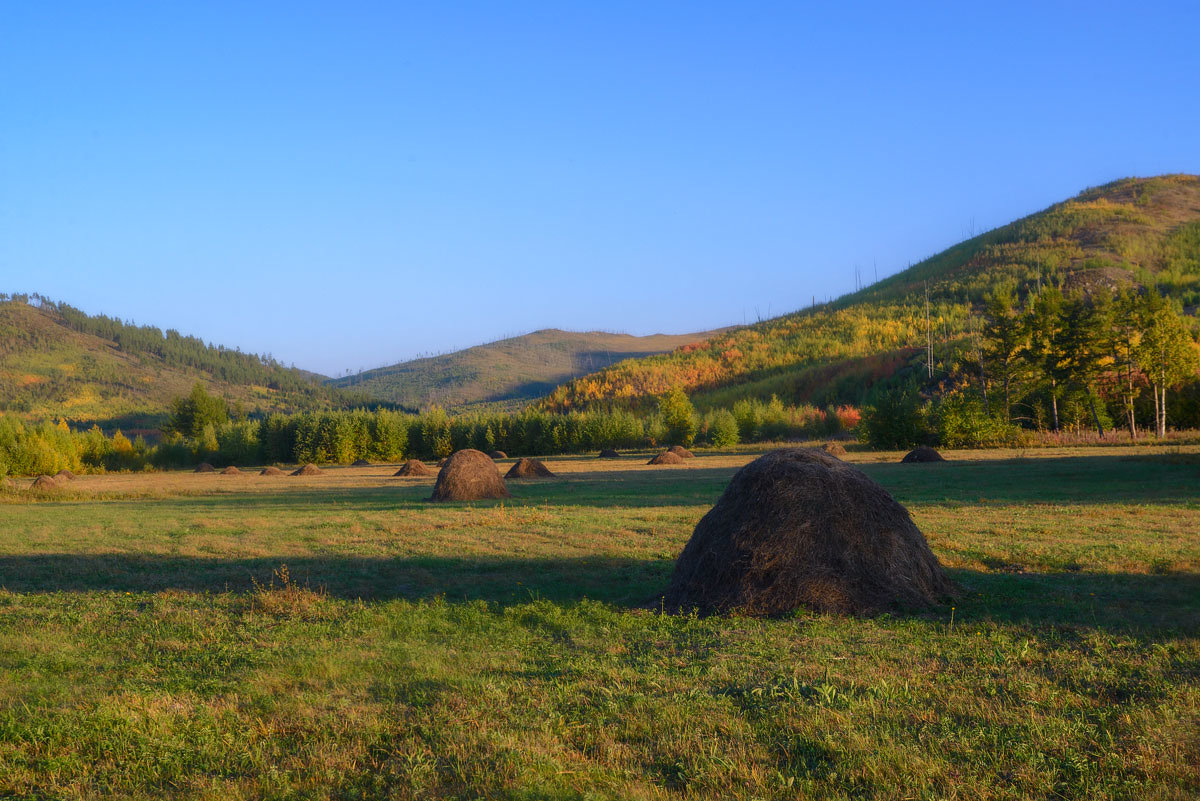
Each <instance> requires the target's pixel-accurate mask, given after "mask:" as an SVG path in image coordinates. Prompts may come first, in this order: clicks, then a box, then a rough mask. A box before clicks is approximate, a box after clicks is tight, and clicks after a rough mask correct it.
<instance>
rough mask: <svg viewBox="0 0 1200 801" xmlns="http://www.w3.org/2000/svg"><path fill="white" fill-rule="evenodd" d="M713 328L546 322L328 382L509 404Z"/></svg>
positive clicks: (430, 399) (423, 401) (462, 402)
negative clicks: (657, 329)
mask: <svg viewBox="0 0 1200 801" xmlns="http://www.w3.org/2000/svg"><path fill="white" fill-rule="evenodd" d="M716 333H718V332H716V331H706V332H702V333H696V334H679V335H668V334H654V335H652V336H644V337H635V336H630V335H629V334H608V333H603V332H598V331H588V332H576V331H560V330H558V329H554V328H551V329H546V330H542V331H534V332H533V333H531V334H525V335H523V336H518V337H511V338H508V339H502V340H498V341H496V342H490V343H488V344H486V345H477V346H475V347H473V348H466V349H465V350H460V351H455V352H454V353H448V354H445V355H442V356H432V357H429V358H424V359H413V360H412V361H407V362H401V363H400V364H394V365H392V366H390V367H380V368H378V369H375V370H368V371H366V372H363V373H360V374H358V375H353V376H348V377H346V378H339V379H333V380H331V381H330V383H331V384H334V385H335V386H339V387H346V388H353V389H354V390H356V391H360V392H362V393H364V394H366V395H369V396H370V397H373V398H378V399H380V400H386V401H391V402H393V403H400V404H404V405H406V406H428V405H429V404H432V403H437V404H440V405H442V406H445V407H447V408H452V409H463V408H466V407H470V406H472V405H494V406H499V407H514V406H518V405H521V404H524V403H526V402H528V401H530V400H534V399H536V398H540V397H542V396H543V395H545V394H546V393H548V392H550V391H551V390H553V389H554V388H555V387H557V386H558V385H559V384H562V383H563V382H564V381H569V380H570V379H572V378H574V377H576V376H580V375H583V374H585V373H588V372H592V371H594V370H599V369H602V368H604V367H607V366H609V365H612V364H615V363H616V362H619V361H621V360H623V359H628V358H632V357H637V356H646V355H648V354H654V353H665V352H667V351H670V350H672V349H674V348H678V347H680V346H683V345H687V344H688V343H693V342H699V341H703V340H705V339H707V338H709V337H711V336H713V335H714V334H716Z"/></svg>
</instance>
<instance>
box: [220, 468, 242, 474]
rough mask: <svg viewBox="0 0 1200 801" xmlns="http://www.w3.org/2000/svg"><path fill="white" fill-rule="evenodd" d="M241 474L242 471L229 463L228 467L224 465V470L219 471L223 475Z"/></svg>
mask: <svg viewBox="0 0 1200 801" xmlns="http://www.w3.org/2000/svg"><path fill="white" fill-rule="evenodd" d="M241 474H242V471H241V470H238V469H237V468H236V467H234V466H233V465H229V467H226V468H225V469H224V470H222V471H221V475H223V476H240V475H241Z"/></svg>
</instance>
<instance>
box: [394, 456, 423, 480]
mask: <svg viewBox="0 0 1200 801" xmlns="http://www.w3.org/2000/svg"><path fill="white" fill-rule="evenodd" d="M392 475H396V476H431V475H433V471H432V470H430V469H429V468H428V467H426V466H425V463H424V462H420V461H417V460H416V459H409V460H408V461H407V462H405V463H404V464H402V465H400V469H399V470H397V471H396V472H395V473H393V474H392Z"/></svg>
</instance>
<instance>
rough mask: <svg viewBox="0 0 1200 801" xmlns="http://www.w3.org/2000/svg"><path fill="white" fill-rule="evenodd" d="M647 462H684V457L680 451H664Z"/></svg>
mask: <svg viewBox="0 0 1200 801" xmlns="http://www.w3.org/2000/svg"><path fill="white" fill-rule="evenodd" d="M646 464H683V457H682V456H680V455H679V454H678V453H672V452H671V451H663V452H662V453H660V454H658V455H657V456H655V457H654V458H653V459H651V460H650V461H648V462H646Z"/></svg>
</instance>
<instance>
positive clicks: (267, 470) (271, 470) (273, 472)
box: [258, 465, 286, 476]
mask: <svg viewBox="0 0 1200 801" xmlns="http://www.w3.org/2000/svg"><path fill="white" fill-rule="evenodd" d="M258 474H259V475H260V476H282V475H286V474H285V473H284V472H283V471H282V470H280V469H279V468H278V467H275V466H274V465H271V466H270V467H264V468H263V469H262V470H259V471H258Z"/></svg>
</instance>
